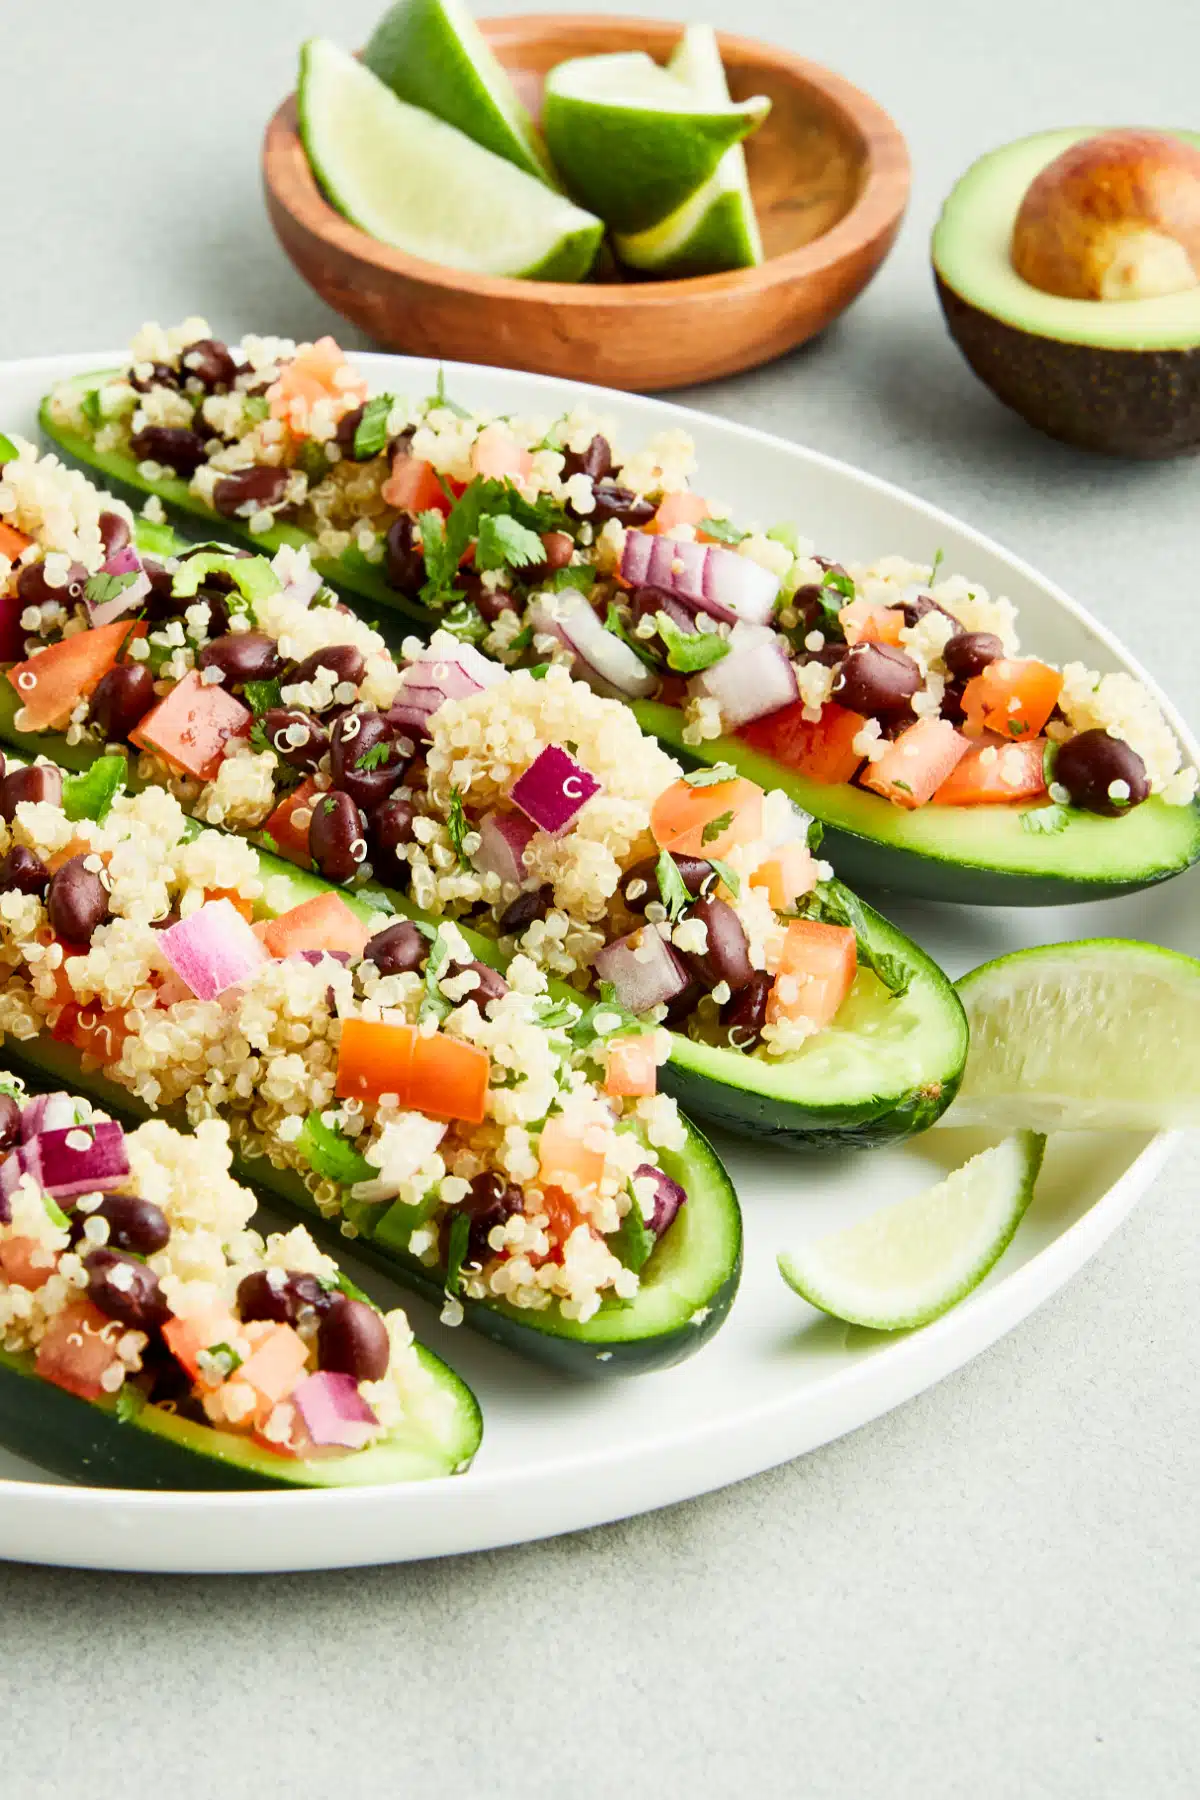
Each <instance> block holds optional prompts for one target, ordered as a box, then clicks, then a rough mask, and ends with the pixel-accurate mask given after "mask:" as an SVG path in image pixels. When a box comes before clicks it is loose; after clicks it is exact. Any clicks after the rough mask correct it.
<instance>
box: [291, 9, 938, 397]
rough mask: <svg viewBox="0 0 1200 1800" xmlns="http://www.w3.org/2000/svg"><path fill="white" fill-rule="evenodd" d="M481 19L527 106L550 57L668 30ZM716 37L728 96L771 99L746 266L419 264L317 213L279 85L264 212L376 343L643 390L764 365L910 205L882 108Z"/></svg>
mask: <svg viewBox="0 0 1200 1800" xmlns="http://www.w3.org/2000/svg"><path fill="white" fill-rule="evenodd" d="M481 24H482V27H483V30H484V31H485V33H486V35H487V37H488V39H489V41H490V42H491V44H492V47H493V48H494V50H495V51H496V53H497V55H498V56H499V58H500V60H501V61H502V62H503V63H504V64H505V65H506V67H507V68H508V69H509V71H510V73H511V74H512V75H513V77H514V79H515V81H516V83H517V86H518V89H519V91H520V92H521V95H522V98H523V99H524V100H525V101H526V103H527V104H529V105H530V106H531V108H532V109H533V110H534V111H535V112H536V110H537V106H538V103H539V100H540V95H541V85H542V80H543V77H544V76H545V74H546V73H547V71H548V70H550V69H551V68H553V67H554V65H555V64H556V63H559V62H562V61H564V60H565V59H566V58H567V57H571V56H591V55H599V54H601V53H602V52H605V51H611V50H629V49H643V50H647V51H648V52H649V53H650V54H651V55H652V56H655V57H657V58H658V59H659V60H664V61H665V59H666V57H667V56H668V54H669V53H670V51H671V49H672V48H673V47H674V45H675V43H676V42H677V40H678V37H679V31H680V27H679V26H678V25H677V24H674V23H670V22H667V21H662V22H658V21H652V20H641V19H625V18H609V17H600V16H582V17H571V16H556V15H553V14H547V15H529V16H521V17H512V18H498V19H485V20H483V21H481ZM718 38H719V43H720V48H721V56H722V60H723V61H724V64H725V68H726V71H727V74H728V77H729V85H730V89H731V92H732V94H733V96H734V98H735V99H741V98H744V97H745V96H747V95H750V94H758V93H765V94H767V95H769V96H770V98H771V101H772V110H771V114H770V116H769V118H768V119H767V121H766V123H765V124H764V125H763V127H762V129H761V130H760V131H759V132H758V133H757V134H756V135H755V136H754V137H752V138H751V139H750V141H749V143H748V144H747V146H746V153H747V162H748V166H749V172H750V184H751V188H752V191H753V194H754V200H755V205H756V207H757V209H758V215H759V222H760V224H761V227H762V232H763V239H764V245H765V249H766V256H767V260H766V261H765V262H764V263H763V264H762V265H761V266H760V267H758V268H755V269H741V270H735V271H731V272H730V273H728V274H724V275H706V276H701V277H698V278H695V279H691V280H687V281H648V280H634V279H629V280H614V281H610V282H602V283H601V282H589V283H580V284H578V285H571V284H568V283H562V282H532V281H516V280H511V279H507V278H503V277H496V276H485V275H474V274H468V273H466V272H464V271H461V270H457V269H451V268H447V267H445V266H444V265H442V264H438V263H430V262H425V261H422V260H421V259H419V258H417V257H413V256H409V255H407V254H406V253H405V252H404V251H402V250H397V249H393V248H392V247H391V246H389V245H387V244H381V243H379V242H378V241H377V240H376V239H374V238H371V237H369V236H368V235H367V234H366V233H365V232H363V231H360V230H359V229H358V227H357V226H354V225H351V224H350V222H349V221H348V220H347V219H344V218H342V216H341V215H340V214H339V213H338V212H336V211H335V210H334V208H333V207H332V206H330V204H329V203H328V201H327V200H326V199H325V197H324V195H323V194H322V193H321V190H320V188H319V187H318V185H317V182H316V180H315V178H314V176H313V174H312V171H311V169H310V167H309V164H308V159H307V158H306V156H305V154H304V149H303V146H302V144H301V142H300V137H299V134H298V131H297V127H296V110H295V98H294V96H293V97H291V98H289V99H288V100H286V101H285V102H284V104H283V105H282V106H281V107H280V108H279V110H278V111H277V112H276V113H275V115H274V117H273V118H272V119H271V121H270V123H269V125H268V126H267V131H266V136H265V139H264V143H263V183H264V187H265V191H266V200H267V210H268V212H269V214H270V217H271V222H272V224H273V225H274V228H275V231H276V233H277V234H278V237H279V240H280V242H281V244H282V245H283V247H284V249H285V251H286V252H287V254H288V256H289V257H290V258H291V260H292V262H293V263H294V264H295V266H296V268H297V269H298V270H299V272H300V274H301V275H302V276H303V277H304V279H305V280H306V281H307V282H308V283H309V284H310V285H311V286H312V287H314V288H315V289H316V290H317V292H318V293H319V294H320V295H321V296H322V298H323V299H324V300H326V301H327V302H328V303H329V305H331V306H332V307H334V308H335V310H336V311H338V312H340V313H341V314H343V316H344V317H346V318H348V319H352V320H353V321H354V323H355V324H356V325H358V326H360V327H361V328H362V329H363V330H364V331H366V332H367V333H369V334H370V336H371V337H373V338H375V339H377V340H378V341H379V342H380V343H381V344H384V345H386V346H387V347H388V348H389V349H393V350H404V351H408V352H410V353H411V354H415V355H422V356H436V357H444V358H446V359H448V360H453V361H460V362H477V363H498V364H501V365H503V366H505V367H509V368H517V369H533V370H537V371H540V372H541V373H543V374H549V375H564V376H568V377H571V378H574V379H576V380H584V381H590V382H597V383H600V384H602V385H605V386H611V387H621V388H633V389H640V390H653V389H659V388H671V387H683V386H687V385H689V384H691V383H694V382H702V381H712V380H715V379H717V378H718V377H720V376H723V375H731V374H735V373H736V372H738V371H739V370H742V369H748V368H753V367H755V366H756V365H757V364H759V363H764V362H769V361H770V360H771V359H772V358H774V357H777V356H781V355H783V354H784V353H785V352H786V351H788V350H791V349H793V348H794V347H795V346H796V345H797V344H801V343H803V342H804V341H805V340H806V339H807V338H810V337H813V336H815V334H816V333H817V332H819V331H822V330H823V329H824V328H825V326H827V325H828V324H830V323H831V322H832V320H834V319H835V318H837V316H838V314H839V313H841V312H842V311H844V309H845V308H846V307H847V306H848V305H849V304H850V302H851V301H852V300H853V299H854V298H855V297H856V296H857V295H858V294H859V293H861V291H862V289H863V288H864V287H865V286H866V284H867V283H868V282H869V281H870V279H871V277H872V276H873V275H874V274H875V272H876V270H877V269H878V268H879V265H880V263H881V262H882V261H883V259H884V257H885V256H886V255H887V252H888V250H889V249H890V248H891V245H892V243H893V241H894V239H895V236H896V233H897V231H898V230H899V226H900V221H901V219H902V217H903V214H904V208H905V205H906V203H907V200H908V189H909V158H908V150H907V147H906V145H905V142H904V139H903V137H902V136H901V134H900V132H899V130H898V129H897V127H896V126H895V125H894V124H893V122H892V120H891V119H890V118H889V117H888V115H887V114H886V113H885V112H884V111H883V110H882V109H881V108H880V107H879V106H877V105H876V104H875V102H874V101H873V100H871V99H870V98H869V97H868V96H867V95H866V94H863V93H861V92H860V91H859V90H858V89H857V88H855V87H852V86H851V85H850V83H849V82H847V81H844V80H843V79H842V77H841V76H840V75H835V74H833V73H831V72H830V71H829V70H827V69H823V68H821V67H820V66H819V65H817V64H816V63H810V62H806V61H805V60H804V59H803V58H801V57H798V56H793V55H791V54H790V53H788V52H787V51H784V50H778V49H775V48H774V47H772V46H771V45H769V44H764V43H760V42H757V41H756V40H755V39H753V38H742V37H736V36H732V35H730V34H729V33H726V32H722V33H719V34H718Z"/></svg>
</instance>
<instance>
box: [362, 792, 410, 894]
mask: <svg viewBox="0 0 1200 1800" xmlns="http://www.w3.org/2000/svg"><path fill="white" fill-rule="evenodd" d="M416 816H417V815H416V813H415V812H414V810H413V808H412V805H411V803H410V802H409V801H407V800H404V799H402V798H401V797H400V795H399V794H392V795H390V796H389V797H388V799H386V800H385V801H383V802H382V804H381V805H379V806H377V807H376V808H375V811H374V812H373V813H372V814H371V818H370V822H369V826H368V831H367V841H368V843H369V844H370V846H371V857H370V861H371V867H372V869H374V871H375V875H376V877H377V879H378V880H380V881H382V882H384V883H386V884H387V885H388V886H390V887H403V886H405V884H406V883H407V880H408V864H407V862H405V861H404V859H403V858H402V857H399V856H397V854H396V851H397V850H398V849H399V847H400V845H401V844H411V843H412V842H413V841H414V832H413V821H414V820H415V818H416Z"/></svg>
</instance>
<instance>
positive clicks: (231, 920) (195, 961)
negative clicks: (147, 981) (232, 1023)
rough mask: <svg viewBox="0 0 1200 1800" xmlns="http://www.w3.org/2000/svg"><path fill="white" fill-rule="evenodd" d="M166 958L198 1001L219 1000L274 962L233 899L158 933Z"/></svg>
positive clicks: (210, 902)
mask: <svg viewBox="0 0 1200 1800" xmlns="http://www.w3.org/2000/svg"><path fill="white" fill-rule="evenodd" d="M158 941H159V944H160V945H161V947H162V951H163V955H164V956H165V957H166V959H167V961H168V962H169V963H170V965H171V967H172V968H173V969H174V971H175V973H176V974H177V975H178V976H179V978H180V980H181V981H185V982H186V983H187V985H188V987H190V988H191V990H192V992H193V994H195V996H196V998H197V1000H215V999H216V998H217V995H218V994H223V993H224V992H225V991H226V989H227V988H231V987H236V986H237V984H238V982H239V981H245V980H246V978H247V976H249V975H253V973H254V971H255V969H257V968H259V967H260V966H261V965H262V964H263V963H265V962H270V960H271V959H270V957H269V955H268V954H267V951H266V948H265V946H264V945H263V944H262V943H261V942H260V941H259V939H258V938H257V937H255V935H254V933H253V931H252V930H251V929H250V926H249V925H248V924H247V923H246V921H245V919H244V918H243V917H242V915H241V913H240V912H239V911H238V910H237V907H236V906H234V905H233V903H232V901H230V900H224V899H222V900H208V901H206V902H205V904H204V905H203V906H201V907H200V908H199V909H198V910H197V911H196V912H194V913H192V914H191V916H190V917H189V918H186V919H180V921H179V923H178V925H170V926H168V928H167V929H166V931H161V932H159V934H158Z"/></svg>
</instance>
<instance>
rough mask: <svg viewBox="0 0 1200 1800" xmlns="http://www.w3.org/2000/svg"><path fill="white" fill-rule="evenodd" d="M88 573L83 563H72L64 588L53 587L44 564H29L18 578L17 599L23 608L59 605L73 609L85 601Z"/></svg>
mask: <svg viewBox="0 0 1200 1800" xmlns="http://www.w3.org/2000/svg"><path fill="white" fill-rule="evenodd" d="M87 578H88V572H87V570H86V569H85V568H84V566H83V564H82V563H72V564H71V566H70V568H69V569H68V570H67V579H66V581H65V583H64V584H63V586H62V587H51V586H50V584H49V582H48V581H47V580H46V566H45V564H44V563H40V562H35V563H27V564H26V565H25V567H24V568H23V569H22V570H21V572H20V574H19V575H18V576H17V598H18V599H19V600H20V602H21V605H22V606H46V605H49V604H55V603H57V604H58V605H59V606H66V607H68V608H69V607H71V606H73V605H74V604H75V602H76V601H77V600H82V599H83V590H84V587H85V585H86V583H87Z"/></svg>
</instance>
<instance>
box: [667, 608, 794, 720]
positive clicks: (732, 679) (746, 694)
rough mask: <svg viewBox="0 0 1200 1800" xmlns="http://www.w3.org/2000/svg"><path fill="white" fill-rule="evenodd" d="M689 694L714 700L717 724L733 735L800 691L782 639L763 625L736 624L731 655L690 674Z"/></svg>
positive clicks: (731, 638)
mask: <svg viewBox="0 0 1200 1800" xmlns="http://www.w3.org/2000/svg"><path fill="white" fill-rule="evenodd" d="M688 692H689V694H691V695H693V696H695V695H696V694H707V695H709V696H710V697H711V698H712V699H714V700H716V701H717V702H718V704H719V705H720V708H721V723H722V724H723V725H724V727H725V729H726V730H727V731H733V730H736V728H737V727H738V726H739V725H748V724H749V723H750V721H751V720H752V719H762V718H765V717H766V715H767V714H768V713H773V712H778V711H779V708H780V707H781V706H790V705H791V703H792V701H793V700H795V699H796V698H797V696H798V695H799V692H800V686H799V683H798V682H797V680H796V671H795V669H793V667H792V665H791V663H790V662H789V661H788V653H787V644H786V643H785V641H784V640H783V638H780V637H777V636H776V635H775V633H774V632H773V631H768V630H767V629H766V628H765V627H764V626H749V627H746V626H742V625H736V626H735V627H734V629H733V631H732V632H731V633H730V636H729V655H728V656H725V657H722V659H721V661H720V662H717V663H714V664H713V665H712V667H711V668H710V669H705V670H703V671H702V672H701V673H700V674H699V675H693V677H692V679H691V680H690V681H689V683H688Z"/></svg>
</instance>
